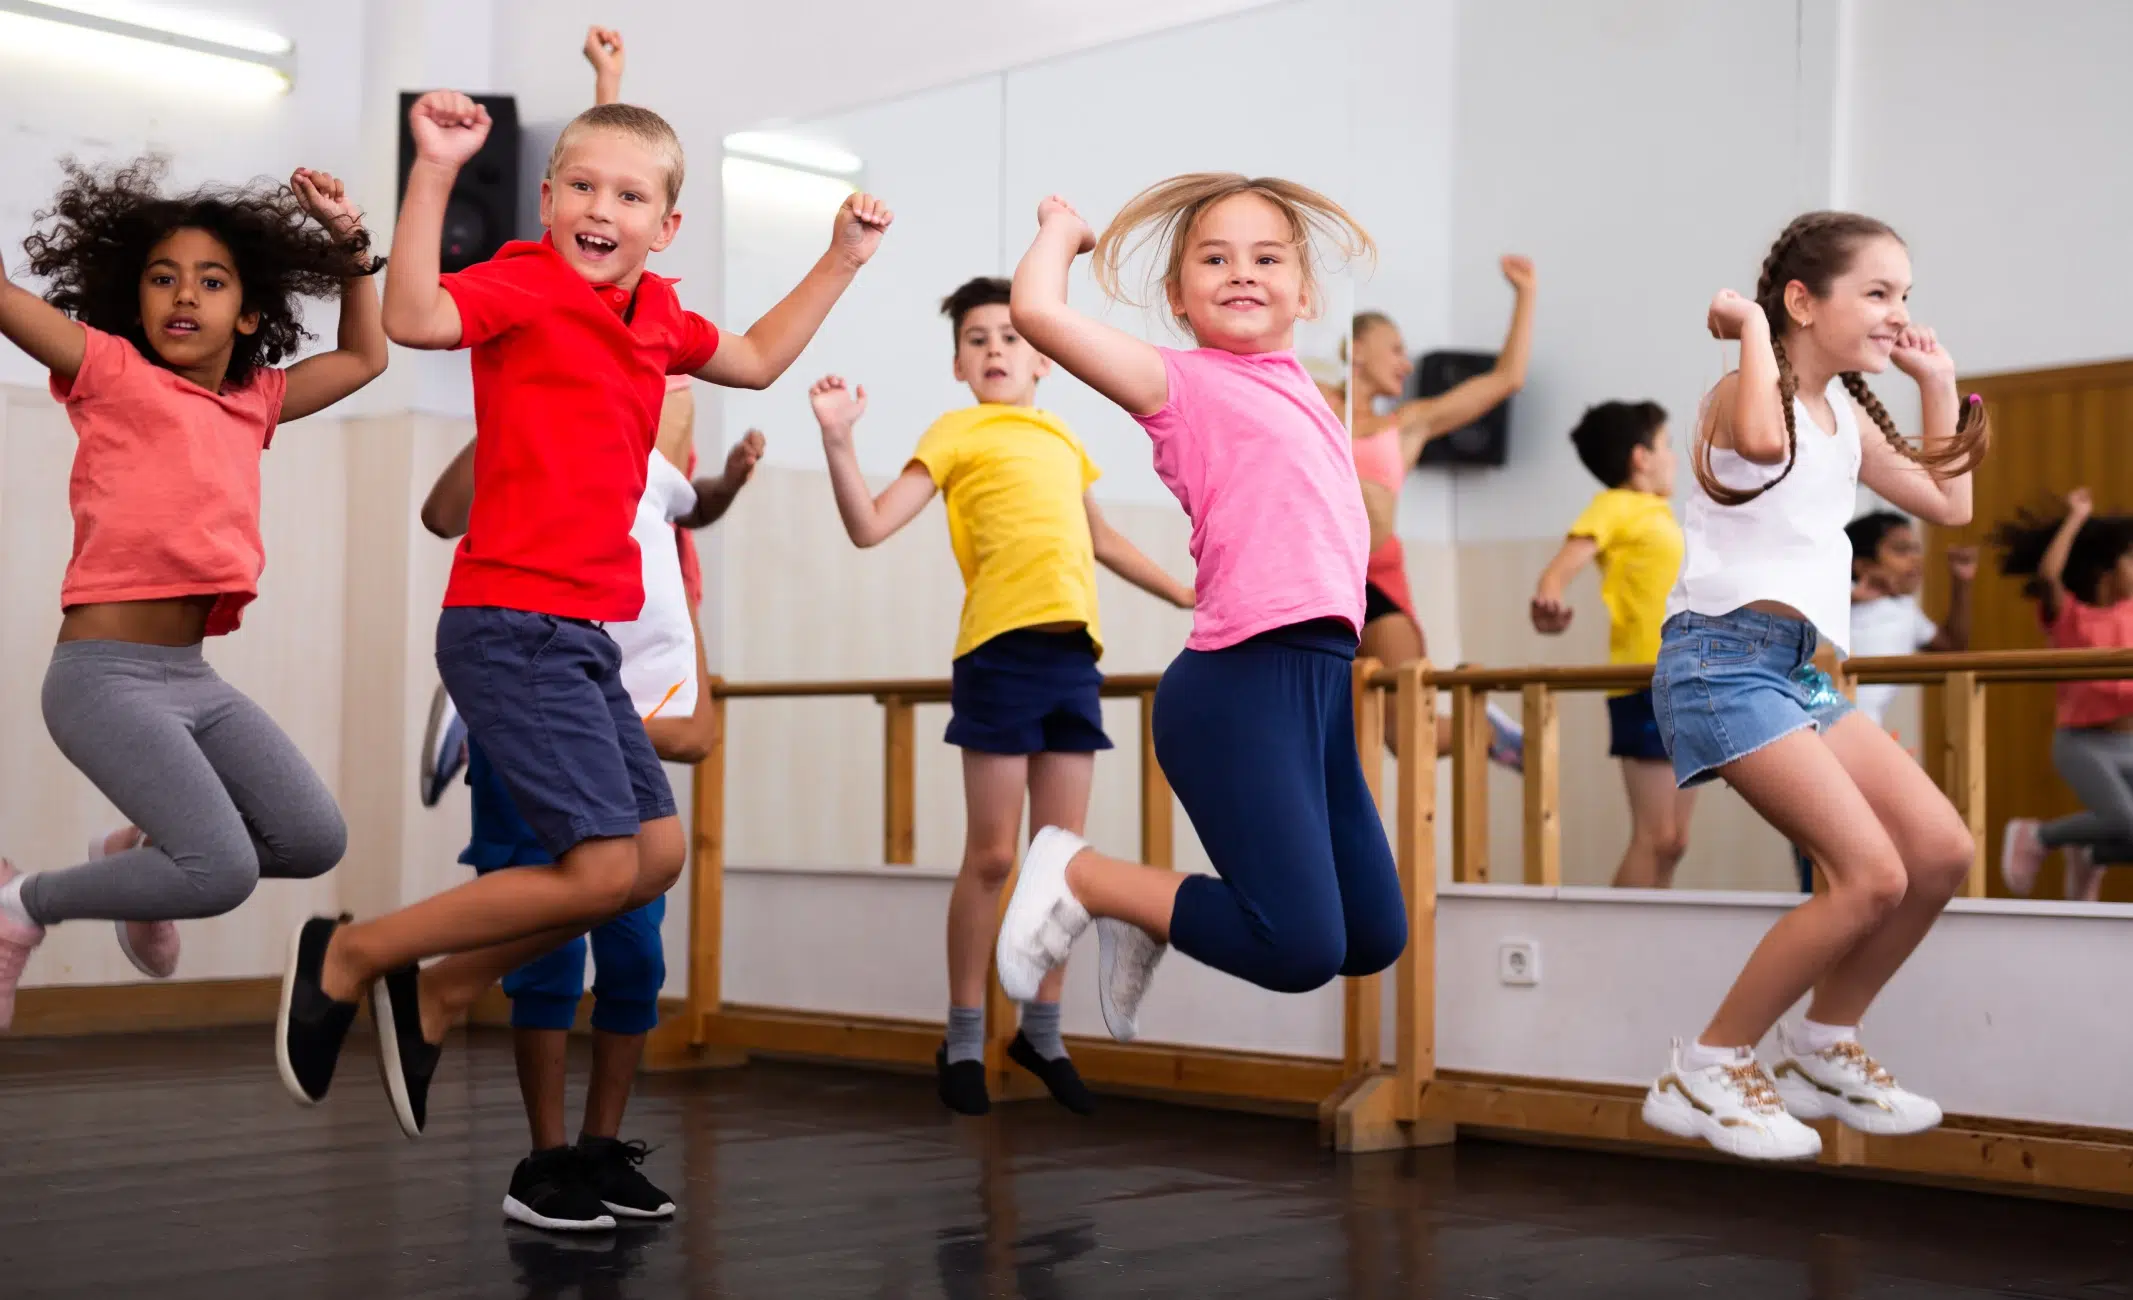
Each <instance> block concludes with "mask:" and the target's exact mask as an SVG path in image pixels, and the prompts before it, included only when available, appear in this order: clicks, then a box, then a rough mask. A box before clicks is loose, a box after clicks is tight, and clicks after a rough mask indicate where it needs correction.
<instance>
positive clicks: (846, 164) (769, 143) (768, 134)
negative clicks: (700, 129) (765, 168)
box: [726, 131, 866, 176]
mask: <svg viewBox="0 0 2133 1300" xmlns="http://www.w3.org/2000/svg"><path fill="white" fill-rule="evenodd" d="M726 152H727V153H730V154H733V155H735V156H737V157H741V158H753V159H755V160H756V161H757V162H766V163H775V164H776V165H778V166H780V167H797V168H799V169H800V170H802V171H810V172H821V173H822V174H824V175H826V176H857V175H858V174H859V173H860V171H861V170H862V169H863V168H864V167H865V166H866V164H865V163H864V162H863V161H861V160H860V158H859V156H858V155H857V154H853V153H850V152H848V151H846V150H843V149H839V148H838V147H837V146H836V145H833V144H824V143H822V142H821V141H819V140H808V139H803V138H802V137H800V136H795V135H781V134H779V133H777V132H774V131H738V132H735V133H734V134H732V135H729V136H727V137H726Z"/></svg>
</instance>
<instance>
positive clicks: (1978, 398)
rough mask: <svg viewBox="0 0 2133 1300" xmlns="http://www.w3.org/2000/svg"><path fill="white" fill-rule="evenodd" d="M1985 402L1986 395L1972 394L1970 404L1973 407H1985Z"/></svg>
mask: <svg viewBox="0 0 2133 1300" xmlns="http://www.w3.org/2000/svg"><path fill="white" fill-rule="evenodd" d="M1984 401H1985V395H1984V394H1983V393H1972V394H1970V404H1971V405H1972V406H1980V405H1983V403H1984Z"/></svg>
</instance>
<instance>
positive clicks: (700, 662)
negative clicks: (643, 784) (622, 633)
mask: <svg viewBox="0 0 2133 1300" xmlns="http://www.w3.org/2000/svg"><path fill="white" fill-rule="evenodd" d="M689 623H690V625H691V626H692V627H693V628H694V630H695V632H696V710H695V712H693V713H691V714H690V715H689V716H688V717H686V718H664V717H661V718H649V719H647V720H646V721H645V724H644V734H645V736H646V738H647V739H649V740H650V741H651V742H652V749H653V751H654V752H656V753H657V754H658V755H659V756H660V757H661V758H663V759H665V760H666V761H667V762H669V763H701V762H703V761H704V760H705V759H706V758H709V757H710V756H711V746H712V745H713V744H715V743H717V741H718V702H717V701H716V700H714V699H712V697H711V670H710V668H709V667H707V666H706V665H705V662H704V629H703V625H702V624H701V623H698V622H697V619H696V611H695V610H694V609H691V610H690V611H689Z"/></svg>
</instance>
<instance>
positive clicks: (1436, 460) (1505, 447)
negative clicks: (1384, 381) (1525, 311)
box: [1407, 352, 1511, 465]
mask: <svg viewBox="0 0 2133 1300" xmlns="http://www.w3.org/2000/svg"><path fill="white" fill-rule="evenodd" d="M1495 367H1496V356H1495V354H1494V353H1491V352H1425V353H1423V354H1422V357H1421V359H1420V360H1419V361H1417V362H1415V369H1414V375H1413V377H1412V378H1410V379H1409V380H1408V381H1407V389H1408V392H1407V395H1408V396H1409V397H1411V398H1413V397H1441V396H1443V395H1444V394H1445V393H1448V392H1450V391H1451V390H1452V389H1453V388H1455V387H1457V386H1458V385H1460V384H1463V383H1465V382H1466V381H1467V380H1469V379H1472V378H1473V377H1474V376H1476V375H1485V374H1487V373H1488V372H1489V371H1491V370H1493V369H1495ZM1510 455H1511V403H1510V401H1509V399H1506V400H1504V401H1502V402H1499V403H1497V404H1496V406H1495V408H1494V409H1492V410H1490V411H1488V412H1487V413H1486V414H1484V415H1483V416H1482V417H1481V418H1480V419H1478V420H1476V421H1474V422H1473V423H1472V424H1469V425H1467V426H1466V427H1465V428H1463V429H1454V430H1452V431H1451V432H1450V433H1448V434H1445V435H1444V436H1443V437H1440V438H1432V439H1430V441H1429V445H1427V446H1425V447H1424V448H1422V459H1421V460H1420V461H1419V462H1417V463H1419V464H1423V465H1502V464H1503V463H1504V462H1505V461H1506V460H1508V459H1509V458H1510Z"/></svg>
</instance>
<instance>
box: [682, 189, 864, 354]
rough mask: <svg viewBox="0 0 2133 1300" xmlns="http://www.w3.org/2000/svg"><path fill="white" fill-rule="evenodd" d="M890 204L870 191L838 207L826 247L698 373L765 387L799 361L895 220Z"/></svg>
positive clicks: (723, 341)
mask: <svg viewBox="0 0 2133 1300" xmlns="http://www.w3.org/2000/svg"><path fill="white" fill-rule="evenodd" d="M895 219H896V218H895V214H894V213H892V212H890V211H889V208H888V205H887V204H884V203H883V202H882V201H881V200H880V199H877V198H875V197H874V196H872V195H870V194H854V195H852V196H850V197H849V198H847V199H845V201H844V206H843V207H841V208H839V209H837V225H836V230H835V233H834V234H833V236H832V237H831V240H830V247H829V251H828V252H826V253H824V254H823V255H822V256H821V257H820V258H819V259H817V260H816V262H815V265H814V267H813V268H812V269H811V270H809V271H808V273H807V276H806V278H804V279H802V280H801V281H800V283H799V285H798V287H796V288H795V289H794V290H793V291H792V292H791V293H788V294H786V295H785V297H784V299H783V300H782V301H781V302H779V303H778V305H777V306H775V307H772V308H771V309H770V310H769V311H768V312H766V313H764V315H763V318H762V319H761V320H759V321H757V322H756V323H755V324H753V325H751V326H749V327H748V332H747V333H745V334H740V335H731V334H729V335H727V336H725V337H724V338H722V339H720V340H719V345H718V351H717V352H715V353H713V354H712V355H711V359H710V360H709V361H707V362H705V363H704V366H703V368H702V369H700V370H698V371H697V372H696V377H697V378H698V379H701V380H703V381H705V382H706V383H712V384H723V385H725V386H726V387H728V388H768V387H770V386H771V385H772V384H774V383H776V382H777V381H778V377H779V376H780V375H782V374H784V373H785V371H786V369H787V367H789V366H791V365H792V363H793V362H794V361H796V360H798V359H799V356H800V353H801V351H802V350H803V349H805V348H806V347H807V344H808V341H809V340H810V339H812V338H814V337H815V331H816V330H818V329H820V328H821V327H822V322H823V321H824V320H825V319H827V318H828V316H829V312H830V308H831V307H834V306H836V305H837V299H838V298H840V297H842V296H843V294H844V291H845V289H846V288H848V287H850V285H851V283H852V279H853V277H854V276H856V275H858V274H859V268H860V267H862V266H865V265H866V264H867V260H868V259H869V258H871V257H873V256H874V250H875V249H877V248H879V247H880V246H881V237H882V235H883V233H884V232H886V231H887V230H888V228H889V223H890V222H892V221H894V220H895Z"/></svg>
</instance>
